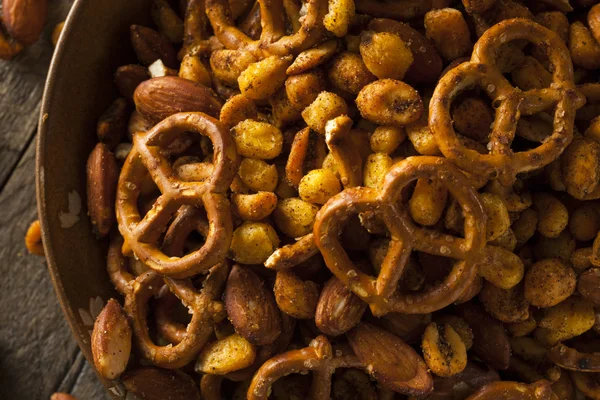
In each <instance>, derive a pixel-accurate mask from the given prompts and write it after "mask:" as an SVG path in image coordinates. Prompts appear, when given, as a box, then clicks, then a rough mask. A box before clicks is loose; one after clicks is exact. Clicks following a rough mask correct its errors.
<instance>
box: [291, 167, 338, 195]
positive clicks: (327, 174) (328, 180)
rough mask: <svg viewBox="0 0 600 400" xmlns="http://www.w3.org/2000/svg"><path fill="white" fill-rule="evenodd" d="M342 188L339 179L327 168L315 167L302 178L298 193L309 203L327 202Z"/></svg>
mask: <svg viewBox="0 0 600 400" xmlns="http://www.w3.org/2000/svg"><path fill="white" fill-rule="evenodd" d="M341 190H342V185H341V184H340V181H339V179H338V178H337V177H336V176H335V175H334V174H333V172H331V171H329V170H327V169H313V170H312V171H309V172H308V173H307V174H306V175H304V177H302V179H301V180H300V185H298V193H299V194H300V198H301V199H302V200H304V201H307V202H309V203H315V204H325V203H326V202H327V200H329V199H330V198H331V197H333V196H335V195H336V194H338V193H339V192H340V191H341Z"/></svg>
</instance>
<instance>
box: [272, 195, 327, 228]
mask: <svg viewBox="0 0 600 400" xmlns="http://www.w3.org/2000/svg"><path fill="white" fill-rule="evenodd" d="M317 211H319V208H318V207H317V206H315V205H312V204H310V203H307V202H306V201H304V200H302V199H299V198H297V197H291V198H288V199H283V200H281V201H279V202H278V203H277V207H276V208H275V211H274V212H273V218H274V220H275V224H276V225H277V228H279V230H280V231H281V232H283V233H284V234H285V235H287V236H289V237H292V238H298V237H301V236H304V235H306V234H308V233H310V232H312V228H313V225H314V223H315V217H316V215H317Z"/></svg>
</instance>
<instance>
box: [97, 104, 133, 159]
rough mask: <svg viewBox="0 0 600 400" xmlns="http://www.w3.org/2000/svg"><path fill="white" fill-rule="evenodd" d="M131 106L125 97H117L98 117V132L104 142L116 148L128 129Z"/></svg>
mask: <svg viewBox="0 0 600 400" xmlns="http://www.w3.org/2000/svg"><path fill="white" fill-rule="evenodd" d="M128 122H129V107H128V104H127V100H125V99H124V98H122V97H121V98H118V99H116V100H115V101H114V102H113V103H112V104H111V105H110V106H109V107H108V108H107V109H106V111H104V113H103V114H102V115H101V116H100V118H98V125H97V126H96V134H97V135H98V139H100V141H101V142H102V143H105V144H106V145H107V146H108V147H109V148H110V149H111V150H112V149H114V148H115V147H116V146H117V145H118V144H119V143H121V139H122V138H123V136H125V132H126V131H127V124H128Z"/></svg>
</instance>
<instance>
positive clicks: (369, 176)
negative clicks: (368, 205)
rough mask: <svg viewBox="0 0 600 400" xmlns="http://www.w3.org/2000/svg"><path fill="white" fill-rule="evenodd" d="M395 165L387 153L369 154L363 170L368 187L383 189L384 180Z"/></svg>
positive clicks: (365, 183)
mask: <svg viewBox="0 0 600 400" xmlns="http://www.w3.org/2000/svg"><path fill="white" fill-rule="evenodd" d="M392 165H394V161H393V160H392V158H391V157H390V156H388V155H387V154H385V153H373V154H369V157H367V160H366V161H365V166H364V168H363V180H364V185H365V186H366V187H371V188H376V189H378V188H381V185H383V178H384V177H385V174H387V172H388V170H389V169H390V168H391V167H392Z"/></svg>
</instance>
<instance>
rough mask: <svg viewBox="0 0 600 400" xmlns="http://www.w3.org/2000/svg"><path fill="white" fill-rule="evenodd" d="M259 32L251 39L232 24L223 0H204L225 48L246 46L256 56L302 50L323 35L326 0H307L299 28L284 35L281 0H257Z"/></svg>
mask: <svg viewBox="0 0 600 400" xmlns="http://www.w3.org/2000/svg"><path fill="white" fill-rule="evenodd" d="M258 2H259V3H260V16H261V25H262V32H261V34H260V38H259V39H258V40H253V39H252V38H250V37H248V36H247V35H246V34H245V33H243V32H242V31H241V30H240V29H239V28H237V27H236V26H235V21H234V20H233V18H232V16H231V9H230V7H229V3H228V1H227V0H206V14H207V15H208V19H209V20H210V23H211V25H212V27H213V30H214V32H215V35H216V36H217V37H218V38H219V41H220V42H221V43H223V45H225V47H226V48H228V49H233V50H235V49H240V50H248V51H250V52H252V53H254V54H255V55H256V56H257V57H259V58H264V57H268V56H271V55H279V56H285V55H288V54H297V53H299V52H301V51H302V50H306V49H308V48H310V47H312V46H314V45H315V44H317V43H319V41H320V40H321V39H322V38H323V36H324V34H325V28H324V27H323V16H324V15H325V14H326V13H327V1H323V0H308V1H307V2H306V15H305V16H304V17H303V20H302V23H301V27H300V29H299V30H298V31H297V32H295V33H293V34H291V35H289V36H285V32H286V26H285V19H284V15H285V9H284V3H283V0H259V1H258Z"/></svg>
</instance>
